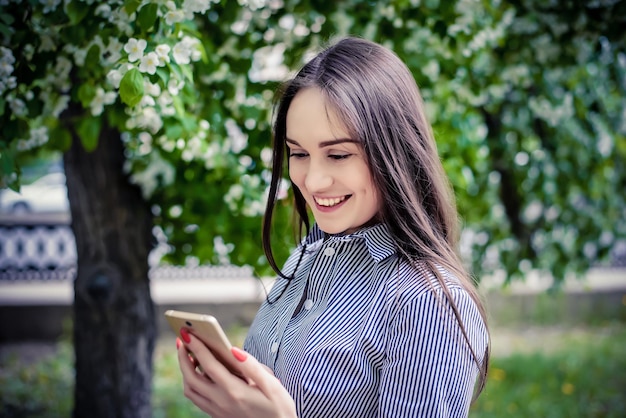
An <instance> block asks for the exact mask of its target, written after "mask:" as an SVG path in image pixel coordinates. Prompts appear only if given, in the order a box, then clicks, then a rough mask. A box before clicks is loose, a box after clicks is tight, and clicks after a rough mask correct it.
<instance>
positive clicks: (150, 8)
mask: <svg viewBox="0 0 626 418" xmlns="http://www.w3.org/2000/svg"><path fill="white" fill-rule="evenodd" d="M157 11H158V5H156V4H154V3H150V4H146V5H145V6H143V7H142V8H141V9H139V14H138V15H137V23H139V27H140V28H141V29H142V30H143V31H145V32H148V31H149V30H150V28H152V27H153V26H154V22H156V19H157Z"/></svg>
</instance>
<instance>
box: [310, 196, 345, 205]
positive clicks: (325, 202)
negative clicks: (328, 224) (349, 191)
mask: <svg viewBox="0 0 626 418" xmlns="http://www.w3.org/2000/svg"><path fill="white" fill-rule="evenodd" d="M344 200H346V196H343V197H334V198H332V199H328V198H317V197H316V198H315V203H317V204H318V205H320V206H326V207H330V206H336V205H338V204H340V203H341V202H343V201H344Z"/></svg>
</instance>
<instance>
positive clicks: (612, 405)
mask: <svg viewBox="0 0 626 418" xmlns="http://www.w3.org/2000/svg"><path fill="white" fill-rule="evenodd" d="M244 333H245V329H241V328H240V329H234V330H231V332H229V334H230V335H231V338H232V339H233V341H234V342H235V344H238V345H240V344H241V340H242V338H243V337H242V336H243V334H244ZM536 338H539V339H540V338H541V335H539V336H537V337H536ZM560 342H561V343H560V344H559V346H558V347H552V348H551V349H550V350H542V349H541V348H540V346H541V345H540V344H539V345H538V346H537V347H538V348H537V349H536V350H534V351H528V350H525V351H524V352H513V353H511V354H506V355H500V356H496V357H495V358H494V359H493V361H492V365H491V371H490V374H489V380H488V382H487V387H486V388H485V391H484V392H483V394H482V395H481V396H480V398H479V399H478V401H477V403H476V404H475V405H474V406H473V407H472V411H471V414H470V417H471V418H477V417H485V418H489V417H503V416H506V417H520V418H522V417H542V418H560V417H563V418H565V417H567V418H575V417H585V418H586V417H591V418H595V417H598V418H599V417H607V418H608V417H624V416H626V391H625V389H624V388H626V372H625V371H626V328H625V327H624V326H623V324H615V325H611V326H608V327H607V326H604V327H592V328H586V329H584V332H581V331H580V330H578V331H577V332H576V333H575V334H565V336H564V337H563V338H562V340H561V341H560ZM173 347H174V340H173V337H172V339H171V341H170V340H165V341H162V342H161V343H160V344H159V346H158V348H157V350H156V352H155V362H154V364H155V370H154V381H153V384H154V392H153V407H154V414H153V416H154V417H155V418H163V417H177V418H195V417H206V416H205V415H203V414H202V413H201V412H200V411H199V410H198V409H196V408H195V407H194V406H193V405H192V404H191V403H190V402H189V401H188V400H187V399H185V398H184V396H183V395H182V387H181V381H180V373H179V370H178V365H177V362H176V357H175V350H174V348H173ZM72 355H73V353H72V347H71V345H70V344H69V343H68V342H65V341H62V342H60V343H59V344H58V347H57V352H56V354H55V355H51V356H46V357H44V358H42V359H40V360H37V361H35V362H34V363H33V364H25V363H23V362H21V361H20V360H19V358H18V357H17V356H16V355H15V357H13V358H11V357H10V358H8V359H5V361H4V362H3V364H2V365H0V388H1V389H0V416H2V417H7V418H9V417H21V418H24V417H28V418H34V417H46V418H55V417H68V416H71V408H72V405H71V403H72V399H71V398H72V394H73V388H72V385H73V371H72Z"/></svg>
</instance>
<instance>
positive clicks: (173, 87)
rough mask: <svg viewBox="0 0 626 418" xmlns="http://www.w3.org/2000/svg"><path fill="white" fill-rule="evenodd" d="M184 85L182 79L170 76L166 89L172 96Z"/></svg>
mask: <svg viewBox="0 0 626 418" xmlns="http://www.w3.org/2000/svg"><path fill="white" fill-rule="evenodd" d="M184 86H185V82H184V81H182V80H177V79H175V78H170V80H169V81H168V82H167V91H169V92H170V94H171V95H172V96H177V95H178V93H179V92H180V90H181V89H182V88H183V87H184Z"/></svg>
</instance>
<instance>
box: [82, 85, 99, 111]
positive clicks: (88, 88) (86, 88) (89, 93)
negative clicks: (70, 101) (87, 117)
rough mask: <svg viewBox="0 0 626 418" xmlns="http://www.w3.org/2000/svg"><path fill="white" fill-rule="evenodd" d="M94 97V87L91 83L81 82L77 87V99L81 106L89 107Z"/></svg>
mask: <svg viewBox="0 0 626 418" xmlns="http://www.w3.org/2000/svg"><path fill="white" fill-rule="evenodd" d="M94 97H96V89H95V87H94V86H92V85H91V84H81V85H80V87H79V88H78V100H80V103H81V104H82V105H83V107H85V108H87V107H89V104H90V103H91V101H92V100H93V98H94Z"/></svg>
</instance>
